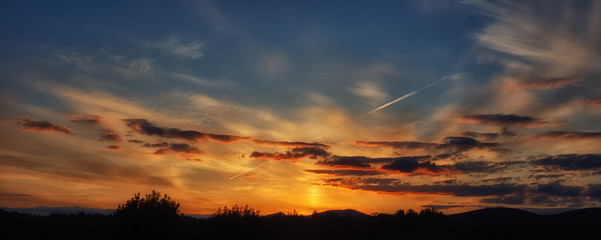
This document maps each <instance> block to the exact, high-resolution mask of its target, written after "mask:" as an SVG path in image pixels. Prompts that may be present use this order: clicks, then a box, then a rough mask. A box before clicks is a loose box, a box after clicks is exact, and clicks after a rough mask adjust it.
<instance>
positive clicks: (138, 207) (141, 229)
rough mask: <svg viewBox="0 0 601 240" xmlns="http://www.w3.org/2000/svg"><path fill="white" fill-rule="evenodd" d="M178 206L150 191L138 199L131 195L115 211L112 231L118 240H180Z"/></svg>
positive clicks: (165, 196)
mask: <svg viewBox="0 0 601 240" xmlns="http://www.w3.org/2000/svg"><path fill="white" fill-rule="evenodd" d="M179 206H180V205H179V203H177V202H175V201H173V200H171V198H170V197H169V196H167V194H165V195H163V196H161V194H160V193H159V192H155V191H152V193H150V194H146V196H145V197H141V196H140V193H137V194H134V197H132V198H131V199H130V200H127V202H125V203H124V204H120V205H119V206H118V207H117V210H116V211H115V217H116V221H115V224H116V225H115V230H116V232H115V233H116V234H117V236H119V238H132V239H135V238H144V239H155V238H161V239H173V238H178V237H179V236H180V232H181V231H180V229H179V228H180V226H181V218H182V216H180V211H179Z"/></svg>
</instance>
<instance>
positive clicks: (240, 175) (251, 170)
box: [230, 161, 270, 180]
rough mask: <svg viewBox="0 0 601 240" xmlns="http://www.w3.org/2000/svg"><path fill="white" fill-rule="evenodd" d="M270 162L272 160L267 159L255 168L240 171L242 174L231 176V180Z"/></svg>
mask: <svg viewBox="0 0 601 240" xmlns="http://www.w3.org/2000/svg"><path fill="white" fill-rule="evenodd" d="M269 162H270V161H267V162H264V163H261V165H259V166H256V167H254V168H251V169H250V170H248V171H246V172H243V173H240V174H238V175H236V176H233V177H231V178H230V180H231V179H234V178H237V177H240V176H242V175H244V174H246V173H248V172H250V171H252V170H255V169H257V168H259V167H261V166H263V165H265V164H268V163H269Z"/></svg>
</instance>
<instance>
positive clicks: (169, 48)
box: [147, 36, 206, 59]
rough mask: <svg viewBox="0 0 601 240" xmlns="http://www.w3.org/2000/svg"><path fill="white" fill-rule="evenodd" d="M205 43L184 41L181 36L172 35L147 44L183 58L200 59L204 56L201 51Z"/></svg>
mask: <svg viewBox="0 0 601 240" xmlns="http://www.w3.org/2000/svg"><path fill="white" fill-rule="evenodd" d="M205 45H206V44H205V43H204V42H203V41H199V40H189V41H184V40H182V39H180V38H177V37H174V36H171V37H169V38H167V39H166V40H165V41H161V42H152V43H148V44H147V46H148V47H151V48H156V49H159V50H161V51H163V52H164V53H166V54H169V55H173V56H176V57H180V58H183V59H198V58H202V57H203V56H204V54H203V52H202V51H201V50H202V49H203V48H204V47H205Z"/></svg>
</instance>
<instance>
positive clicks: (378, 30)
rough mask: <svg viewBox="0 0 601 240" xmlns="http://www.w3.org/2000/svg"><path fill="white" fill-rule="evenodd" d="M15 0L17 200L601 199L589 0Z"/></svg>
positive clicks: (562, 203)
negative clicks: (150, 195) (157, 195)
mask: <svg viewBox="0 0 601 240" xmlns="http://www.w3.org/2000/svg"><path fill="white" fill-rule="evenodd" d="M0 9H1V10H0V12H1V14H0V31H1V32H2V34H0V84H1V85H0V86H2V88H1V90H0V93H1V95H2V97H0V99H2V101H1V102H2V103H0V121H1V124H0V127H1V128H0V132H1V133H2V134H1V136H2V137H0V140H1V141H0V142H1V143H2V146H0V153H1V154H0V155H1V157H0V159H2V161H1V162H0V167H1V168H0V169H1V171H2V172H4V173H6V174H5V176H4V177H2V182H3V184H0V193H2V195H0V205H2V206H5V207H28V206H31V207H34V206H40V205H45V206H57V207H61V206H81V205H82V202H86V203H87V204H88V205H86V206H85V207H95V208H111V207H114V206H116V204H118V203H119V201H121V200H123V199H127V198H128V196H129V195H131V194H132V193H135V192H140V191H151V190H153V189H155V190H158V191H162V192H167V193H170V194H171V195H173V196H174V197H175V198H176V199H177V198H179V199H180V201H182V203H183V204H182V205H183V207H184V210H185V211H187V213H200V214H205V213H210V212H212V211H214V209H216V208H217V207H220V206H223V205H232V204H243V203H249V204H251V205H254V206H257V207H258V208H259V209H264V211H267V212H270V211H274V212H275V211H286V210H290V209H298V210H301V212H307V213H309V212H312V211H313V210H323V209H331V208H343V207H344V208H355V209H358V210H362V211H366V212H373V211H379V212H385V211H393V210H396V209H398V208H408V207H412V208H420V207H422V206H439V207H441V208H443V209H445V211H450V212H452V211H464V210H469V209H475V208H481V207H485V206H498V205H501V206H509V207H521V208H529V209H531V208H573V207H588V206H598V204H599V199H600V197H601V195H599V192H601V182H599V180H598V176H599V174H600V173H601V172H600V171H601V164H600V163H601V152H599V150H598V149H599V148H598V146H599V141H600V139H601V134H600V133H599V131H601V130H600V128H601V124H600V123H599V122H600V121H599V117H600V116H601V107H600V106H601V100H600V99H601V98H600V97H599V96H601V86H600V85H599V81H598V79H599V77H600V75H601V71H599V69H600V68H599V64H598V63H599V62H601V46H600V42H601V41H599V40H600V37H601V30H600V29H601V28H600V26H601V16H600V14H599V12H600V11H599V10H600V9H601V4H599V3H598V2H595V1H565V2H554V1H550V2H526V3H524V2H521V1H472V0H470V1H379V2H370V3H367V2H359V1H328V2H326V3H324V2H320V1H261V2H260V3H256V2H250V1H172V2H171V1H170V2H163V1H120V2H99V3H84V2H77V1H64V2H59V3H57V2H43V1H15V2H3V3H2V4H1V7H0ZM432 83H435V84H433V85H429V84H432ZM426 86H427V88H424V87H426ZM407 94H409V95H407ZM405 95H407V96H408V97H406V98H402V99H401V100H398V101H395V102H392V101H393V100H395V99H399V98H400V97H402V96H405ZM387 103H390V104H388V105H387ZM378 107H381V108H380V109H378ZM376 109H378V110H377V111H374V110H376ZM369 112H373V113H369ZM266 162H269V164H265V163H266ZM259 165H260V167H258V168H255V167H257V166H259ZM240 173H245V174H242V175H240V177H235V178H234V179H230V178H231V177H233V176H237V175H239V174H240ZM107 191H110V192H114V193H115V196H113V197H99V196H100V195H102V194H103V192H107ZM209 196H210V197H209ZM349 198H353V199H356V200H353V201H350V202H349V201H347V199H349ZM274 199H277V200H274ZM374 201H375V202H379V203H381V204H379V205H378V206H377V207H376V206H372V205H370V204H369V203H372V202H374Z"/></svg>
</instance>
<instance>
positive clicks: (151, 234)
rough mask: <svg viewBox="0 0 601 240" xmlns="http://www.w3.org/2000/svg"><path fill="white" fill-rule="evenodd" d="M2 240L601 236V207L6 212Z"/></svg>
mask: <svg viewBox="0 0 601 240" xmlns="http://www.w3.org/2000/svg"><path fill="white" fill-rule="evenodd" d="M0 234H1V235H0V239H601V208H589V209H582V210H576V211H570V212H566V213H562V214H555V215H537V214H534V213H530V212H526V211H522V210H517V209H509V208H489V209H482V210H477V211H472V212H466V213H461V214H454V215H443V214H441V213H440V212H438V211H436V210H432V209H426V211H421V212H419V213H418V212H413V211H411V212H409V211H408V212H407V213H405V212H402V211H399V212H398V213H396V214H374V215H371V216H369V215H364V214H362V213H359V212H357V211H354V210H343V211H329V212H323V213H319V214H314V215H311V216H297V215H294V214H292V215H286V214H272V215H268V216H263V217H259V216H257V215H250V216H244V215H221V216H213V217H211V218H208V219H197V218H192V217H184V216H171V217H164V216H163V217H156V216H151V215H146V216H117V215H91V214H84V213H80V214H71V215H65V214H51V215H49V216H37V215H30V214H23V213H16V212H8V211H5V210H0Z"/></svg>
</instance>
